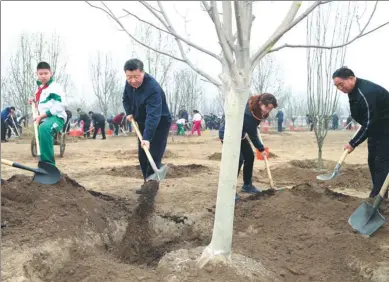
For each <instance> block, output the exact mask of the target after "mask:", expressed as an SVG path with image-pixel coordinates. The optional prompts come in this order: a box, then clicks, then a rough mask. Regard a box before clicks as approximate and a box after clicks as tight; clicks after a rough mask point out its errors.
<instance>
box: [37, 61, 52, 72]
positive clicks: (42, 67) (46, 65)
mask: <svg viewBox="0 0 389 282" xmlns="http://www.w3.org/2000/svg"><path fill="white" fill-rule="evenodd" d="M36 70H51V67H50V65H49V63H46V62H40V63H38V65H37V66H36Z"/></svg>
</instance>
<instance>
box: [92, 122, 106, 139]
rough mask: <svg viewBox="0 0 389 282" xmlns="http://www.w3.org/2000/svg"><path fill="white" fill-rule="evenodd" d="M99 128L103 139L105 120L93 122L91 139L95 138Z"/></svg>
mask: <svg viewBox="0 0 389 282" xmlns="http://www.w3.org/2000/svg"><path fill="white" fill-rule="evenodd" d="M99 129H101V134H102V135H103V139H105V122H102V123H96V124H95V132H94V133H93V139H96V135H97V132H99Z"/></svg>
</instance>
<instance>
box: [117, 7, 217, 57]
mask: <svg viewBox="0 0 389 282" xmlns="http://www.w3.org/2000/svg"><path fill="white" fill-rule="evenodd" d="M142 2H143V1H142ZM149 6H150V5H149ZM150 7H151V6H150ZM147 9H149V7H147ZM123 11H125V12H126V13H128V14H129V15H131V16H133V17H134V18H136V19H137V20H138V21H140V22H143V23H146V24H148V25H150V26H152V27H154V28H156V29H158V30H160V31H162V32H165V33H167V34H170V35H172V36H174V37H177V38H178V39H180V40H182V41H183V42H185V43H186V44H188V45H189V46H191V47H193V48H196V49H197V50H199V51H201V52H203V53H205V54H208V55H210V56H212V57H214V58H215V59H217V60H218V61H221V58H220V56H218V55H216V54H215V53H213V52H211V51H208V50H206V49H204V48H203V47H201V46H199V45H197V44H195V43H193V42H191V41H189V40H187V39H185V38H184V37H182V36H181V35H179V34H177V33H176V32H174V31H173V30H171V28H169V26H166V28H167V29H168V31H167V30H164V29H162V28H160V27H158V26H156V25H154V24H152V23H150V22H148V21H145V20H142V19H141V18H139V17H138V16H136V15H135V14H133V13H131V12H129V11H127V10H126V9H123ZM162 24H164V23H163V22H162Z"/></svg>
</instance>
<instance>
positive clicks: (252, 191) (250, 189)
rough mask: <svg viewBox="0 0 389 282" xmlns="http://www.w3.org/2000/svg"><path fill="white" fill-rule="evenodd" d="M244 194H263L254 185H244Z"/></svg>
mask: <svg viewBox="0 0 389 282" xmlns="http://www.w3.org/2000/svg"><path fill="white" fill-rule="evenodd" d="M242 192H243V193H250V194H258V193H259V192H261V191H260V190H258V189H257V188H256V187H255V186H254V185H253V184H243V186H242Z"/></svg>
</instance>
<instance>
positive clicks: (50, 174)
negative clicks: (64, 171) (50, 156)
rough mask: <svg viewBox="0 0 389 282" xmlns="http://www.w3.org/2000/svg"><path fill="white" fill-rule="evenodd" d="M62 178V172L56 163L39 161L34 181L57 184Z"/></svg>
mask: <svg viewBox="0 0 389 282" xmlns="http://www.w3.org/2000/svg"><path fill="white" fill-rule="evenodd" d="M60 179H61V172H60V171H59V170H58V168H57V167H56V166H55V165H52V164H49V163H46V162H39V163H38V169H37V170H36V171H35V175H34V178H33V181H34V182H37V183H40V184H55V183H58V181H59V180H60Z"/></svg>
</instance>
